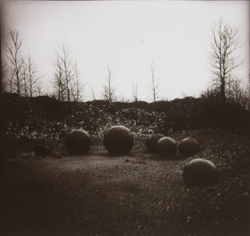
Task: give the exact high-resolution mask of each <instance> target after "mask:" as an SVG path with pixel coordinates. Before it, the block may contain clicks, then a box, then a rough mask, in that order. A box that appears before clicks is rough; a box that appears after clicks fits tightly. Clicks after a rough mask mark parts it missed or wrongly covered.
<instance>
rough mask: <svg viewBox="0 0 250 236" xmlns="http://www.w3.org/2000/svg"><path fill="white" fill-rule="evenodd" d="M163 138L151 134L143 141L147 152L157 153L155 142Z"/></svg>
mask: <svg viewBox="0 0 250 236" xmlns="http://www.w3.org/2000/svg"><path fill="white" fill-rule="evenodd" d="M163 137H164V135H163V134H153V135H151V136H150V137H148V138H147V139H146V141H145V145H146V148H147V149H148V151H149V152H151V153H157V142H158V141H159V139H161V138H163Z"/></svg>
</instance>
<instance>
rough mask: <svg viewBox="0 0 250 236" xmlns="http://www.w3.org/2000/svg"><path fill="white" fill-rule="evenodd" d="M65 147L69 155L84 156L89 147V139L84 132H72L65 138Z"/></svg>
mask: <svg viewBox="0 0 250 236" xmlns="http://www.w3.org/2000/svg"><path fill="white" fill-rule="evenodd" d="M65 145H66V148H67V149H68V151H69V153H70V154H73V155H80V154H85V153H87V152H88V151H89V149H90V147H91V138H90V136H89V134H88V133H87V132H86V131H85V130H80V129H79V130H74V131H72V132H71V133H70V134H69V135H68V136H67V137H66V140H65Z"/></svg>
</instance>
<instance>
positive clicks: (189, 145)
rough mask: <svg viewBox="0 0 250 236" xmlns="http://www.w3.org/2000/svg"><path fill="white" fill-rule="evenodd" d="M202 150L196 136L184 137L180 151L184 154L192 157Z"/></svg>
mask: <svg viewBox="0 0 250 236" xmlns="http://www.w3.org/2000/svg"><path fill="white" fill-rule="evenodd" d="M199 150H200V145H199V143H198V141H197V140H196V139H195V138H184V139H183V140H182V141H181V142H180V144H179V152H180V154H181V155H182V156H185V157H190V156H193V155H195V154H196V153H197V152H198V151H199Z"/></svg>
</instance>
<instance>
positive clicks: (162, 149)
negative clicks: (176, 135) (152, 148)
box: [157, 137, 177, 158]
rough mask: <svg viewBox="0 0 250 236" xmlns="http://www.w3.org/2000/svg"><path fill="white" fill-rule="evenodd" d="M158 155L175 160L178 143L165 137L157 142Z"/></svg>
mask: <svg viewBox="0 0 250 236" xmlns="http://www.w3.org/2000/svg"><path fill="white" fill-rule="evenodd" d="M157 153H158V154H159V155H160V156H162V157H166V158H173V157H175V156H176V153H177V142H176V141H175V140H174V139H172V138H170V137H163V138H161V139H159V141H158V142H157Z"/></svg>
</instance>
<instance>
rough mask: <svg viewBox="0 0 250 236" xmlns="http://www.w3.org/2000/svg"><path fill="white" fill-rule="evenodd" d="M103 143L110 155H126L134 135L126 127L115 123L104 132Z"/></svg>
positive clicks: (131, 146)
mask: <svg viewBox="0 0 250 236" xmlns="http://www.w3.org/2000/svg"><path fill="white" fill-rule="evenodd" d="M103 144H104V147H105V148H106V149H107V151H108V152H109V153H110V154H111V155H118V156H119V155H127V154H128V153H129V152H130V151H131V149H132V148H133V145H134V137H133V134H132V132H131V131H130V130H129V129H128V128H126V127H125V126H123V125H116V126H112V127H111V128H110V129H109V130H107V131H106V132H105V133H104V139H103Z"/></svg>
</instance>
